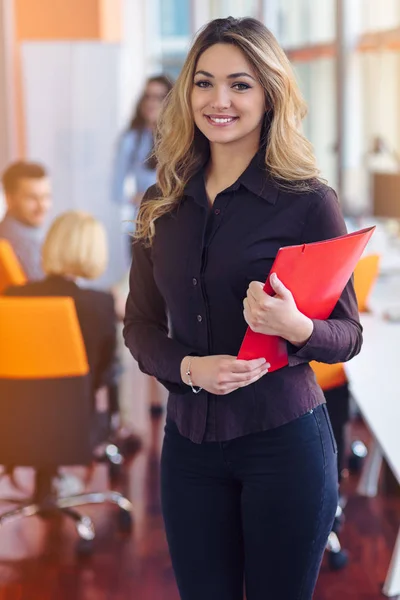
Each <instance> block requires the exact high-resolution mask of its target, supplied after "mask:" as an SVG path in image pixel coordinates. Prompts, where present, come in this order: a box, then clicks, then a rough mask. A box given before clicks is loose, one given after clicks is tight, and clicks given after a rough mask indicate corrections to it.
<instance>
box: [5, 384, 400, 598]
mask: <svg viewBox="0 0 400 600" xmlns="http://www.w3.org/2000/svg"><path fill="white" fill-rule="evenodd" d="M135 376H137V374H136V375H135ZM140 385H141V386H142V388H141V389H142V391H143V393H146V394H147V395H149V394H154V393H157V391H156V388H154V387H152V386H151V385H150V386H149V385H148V382H147V383H146V382H143V381H142V382H141V384H140ZM136 389H138V388H136ZM139 401H140V398H139V397H138V395H137V394H136V395H132V401H131V403H130V405H129V407H128V408H126V410H132V412H133V415H134V414H139V413H140V414H141V421H140V422H139V420H137V424H138V427H139V429H141V431H142V433H143V434H144V436H145V440H146V442H145V447H144V449H143V450H142V451H141V452H140V453H139V454H137V455H136V456H135V457H134V458H133V459H132V460H131V462H130V463H128V464H127V465H126V466H125V469H124V471H123V474H122V477H121V479H120V481H119V483H118V485H117V486H114V488H113V489H116V490H118V491H120V492H122V493H123V494H124V495H126V496H127V497H128V498H129V499H130V500H131V501H132V503H133V506H134V529H133V532H132V533H131V534H122V533H120V532H119V530H118V525H117V509H116V508H115V507H112V506H90V507H84V509H82V511H81V512H83V513H84V514H86V515H89V516H90V517H91V518H92V519H93V522H94V526H95V530H96V539H95V542H94V552H93V554H92V556H91V557H86V558H78V557H77V556H76V553H75V545H76V541H77V534H76V531H75V527H74V524H73V522H72V521H70V520H67V519H60V520H58V521H54V519H49V520H43V519H41V518H38V517H30V518H27V519H23V520H21V521H17V522H13V523H7V524H6V525H4V526H3V527H1V528H0V600H130V599H132V600H179V598H178V593H177V590H176V586H175V582H174V577H173V573H172V569H171V564H170V560H169V556H168V551H167V546H166V542H165V536H164V532H163V524H162V518H161V514H160V502H159V491H158V483H159V454H160V446H161V439H162V429H163V420H164V415H162V416H161V417H159V418H155V419H151V418H150V417H149V415H148V404H147V403H145V405H144V407H143V404H141V406H140V410H139V408H138V407H136V408H135V402H136V403H139ZM132 420H133V421H134V420H135V418H134V416H132ZM357 427H358V430H357V432H356V433H357V436H361V437H363V436H364V438H366V437H367V433H366V431H365V430H364V429H363V427H362V426H357ZM68 472H69V473H71V472H72V473H74V474H77V475H82V476H84V475H85V470H84V469H81V468H77V469H74V470H71V469H70V470H69V471H68ZM16 479H17V483H18V484H19V486H20V487H21V488H22V491H20V492H19V495H20V496H23V495H24V494H27V493H29V490H30V488H31V485H32V481H33V479H32V473H31V471H29V470H28V469H19V470H18V471H17V473H16ZM356 483H357V477H356V476H352V477H349V478H348V479H346V481H345V484H344V491H345V493H346V494H347V495H348V504H347V507H346V511H345V512H346V523H345V526H344V528H343V531H342V532H341V536H340V539H341V542H342V545H343V546H344V547H345V548H347V549H348V551H349V553H350V563H349V565H348V567H346V568H345V569H344V570H342V571H340V572H332V571H330V570H329V568H328V565H327V561H326V559H324V564H323V567H322V571H321V575H320V579H319V582H318V587H317V591H316V594H315V600H338V599H340V600H350V599H352V600H353V599H357V600H378V599H379V598H383V596H382V595H381V592H380V590H381V586H382V583H383V581H384V579H385V575H386V571H387V568H388V564H389V560H390V556H391V552H392V548H393V545H394V542H395V536H396V532H397V530H398V527H399V522H400V498H399V497H390V496H387V497H383V496H382V497H378V498H376V499H366V498H360V497H357V496H356V494H355V486H356ZM108 487H109V483H108V473H107V468H106V467H105V466H104V465H98V466H96V468H95V470H94V472H93V476H92V478H91V480H90V482H89V484H88V486H87V489H88V490H104V489H107V488H108ZM9 495H15V489H11V486H10V484H9V482H8V481H7V479H6V478H4V479H2V480H0V498H1V497H5V496H9ZM2 508H3V507H1V510H2ZM7 508H9V505H4V509H7ZM205 600H206V599H205ZM271 600H279V599H271Z"/></svg>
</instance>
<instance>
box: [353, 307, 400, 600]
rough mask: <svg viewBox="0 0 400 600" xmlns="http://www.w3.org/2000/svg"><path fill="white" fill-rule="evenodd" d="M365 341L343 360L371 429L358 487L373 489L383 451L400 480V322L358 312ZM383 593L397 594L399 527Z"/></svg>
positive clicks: (399, 582)
mask: <svg viewBox="0 0 400 600" xmlns="http://www.w3.org/2000/svg"><path fill="white" fill-rule="evenodd" d="M362 324H363V327H364V345H363V347H362V350H361V353H360V354H359V355H358V356H356V357H355V358H353V359H352V360H351V361H349V362H348V363H346V364H345V369H346V374H347V376H348V379H349V381H350V387H351V392H352V394H353V395H354V397H355V400H356V402H357V405H358V407H359V408H360V411H361V414H362V416H363V418H364V420H365V422H366V424H367V426H368V427H369V429H370V430H371V433H372V435H373V437H374V444H373V447H372V448H371V450H370V452H369V455H368V458H367V461H366V464H365V467H364V469H363V473H362V476H361V480H360V485H359V489H358V491H359V493H360V494H363V495H366V496H374V495H376V493H377V485H378V478H379V471H380V466H381V463H382V456H384V457H385V459H386V460H387V462H388V464H389V466H390V468H391V469H392V471H393V473H394V475H395V477H396V478H397V481H398V482H399V483H400V360H399V353H400V323H390V322H387V321H384V320H382V319H381V318H380V317H379V316H374V315H363V316H362ZM383 592H384V594H385V595H387V596H390V597H392V596H397V595H400V530H399V533H398V536H397V542H396V545H395V549H394V551H393V555H392V560H391V563H390V567H389V571H388V574H387V578H386V581H385V584H384V587H383Z"/></svg>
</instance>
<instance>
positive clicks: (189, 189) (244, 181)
mask: <svg viewBox="0 0 400 600" xmlns="http://www.w3.org/2000/svg"><path fill="white" fill-rule="evenodd" d="M204 168H205V164H203V165H201V166H200V167H199V169H198V170H197V171H196V172H195V173H194V174H193V176H192V177H191V178H190V180H189V181H188V183H187V184H186V186H185V192H184V193H185V195H186V196H191V197H192V198H194V199H195V200H198V198H199V196H201V195H202V194H201V191H202V190H204V191H205V181H204ZM241 185H243V186H244V187H245V188H246V189H248V190H249V191H250V192H252V193H253V194H255V195H256V196H260V197H261V198H263V199H264V200H267V202H270V203H271V204H275V203H276V200H277V198H278V193H279V190H278V187H277V185H276V183H275V182H274V180H273V179H272V177H271V176H270V175H269V173H268V171H267V168H266V166H265V147H262V148H260V149H259V150H258V151H257V154H255V155H254V157H253V158H252V160H251V161H250V163H249V165H248V166H247V167H246V169H245V170H244V171H243V173H242V174H241V175H240V177H238V179H237V180H236V181H235V183H233V184H232V185H231V186H230V187H229V188H227V191H228V190H229V191H235V190H237V189H239V187H240V186H241Z"/></svg>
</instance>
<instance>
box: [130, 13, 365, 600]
mask: <svg viewBox="0 0 400 600" xmlns="http://www.w3.org/2000/svg"><path fill="white" fill-rule="evenodd" d="M305 113H306V106H305V103H304V100H303V99H302V97H301V94H300V91H299V89H298V86H297V83H296V80H295V77H294V74H293V71H292V68H291V65H290V63H289V61H288V59H287V57H286V55H285V53H284V52H283V50H282V49H281V48H280V46H279V44H278V42H277V41H276V39H275V38H274V36H273V35H272V33H271V32H270V31H269V30H268V29H267V28H266V27H265V26H264V25H263V24H262V23H261V22H259V21H257V20H255V19H249V18H245V19H233V18H232V17H229V18H227V19H216V20H215V21H211V22H210V23H209V24H208V25H206V26H205V27H204V28H203V30H202V31H201V32H200V33H199V35H198V37H197V38H196V40H195V42H194V44H193V45H192V48H191V49H190V51H189V54H188V56H187V58H186V61H185V64H184V65H183V68H182V71H181V73H180V75H179V78H178V80H177V82H176V84H175V85H174V88H173V90H172V92H171V94H170V95H169V97H168V100H167V102H166V104H165V107H164V108H163V112H162V115H161V117H160V125H159V137H158V140H159V141H158V142H157V151H156V155H157V159H158V171H157V185H156V186H153V187H152V188H150V189H149V190H148V192H147V193H146V195H145V197H144V200H143V202H142V204H141V207H140V211H139V216H138V222H137V229H136V240H135V243H134V245H133V260H132V267H131V272H130V292H129V296H128V299H127V304H126V314H125V329H124V335H125V343H126V345H127V346H128V348H129V349H130V351H131V352H132V354H133V356H134V357H135V358H136V360H137V361H138V363H139V366H140V368H141V369H142V370H143V371H144V372H146V373H149V374H151V375H154V376H156V377H157V378H158V379H159V381H161V382H162V383H163V384H164V385H165V387H166V388H167V389H168V391H169V392H170V394H169V398H168V407H167V420H166V427H165V437H164V444H163V451H162V459H161V497H162V509H163V516H164V521H165V527H166V533H167V540H168V544H169V548H170V552H171V557H172V564H173V568H174V571H175V575H176V579H177V583H178V588H179V591H180V597H181V599H182V600H243V586H244V585H245V587H246V598H247V600H266V599H267V598H270V599H271V600H311V598H312V595H313V590H314V587H315V583H316V580H317V576H318V572H319V568H320V564H321V560H322V556H323V552H324V549H325V545H326V543H327V540H328V535H329V533H330V531H331V527H332V523H333V520H334V516H335V512H336V508H337V500H338V474H337V457H336V445H335V440H334V437H333V434H332V428H331V424H330V421H329V416H328V412H327V410H326V405H325V399H324V395H323V393H322V390H321V388H320V387H319V386H318V384H317V382H316V379H315V376H314V373H313V371H312V369H311V367H310V365H309V364H308V363H309V362H310V361H311V360H317V361H321V362H328V363H335V362H342V361H346V360H349V359H350V358H352V357H353V356H354V355H355V354H357V353H358V352H359V351H360V348H361V344H362V328H361V325H360V322H359V317H358V310H357V302H356V297H355V293H354V288H353V283H352V281H351V280H350V281H349V282H348V284H347V286H346V288H345V289H344V291H343V293H342V295H341V297H340V299H339V301H338V302H337V304H336V306H335V308H334V310H333V311H332V314H331V315H330V317H329V318H328V319H327V320H318V319H314V320H311V319H309V318H308V317H307V316H306V315H304V314H302V313H301V312H300V311H299V310H298V308H297V306H296V303H295V301H294V298H293V296H292V294H291V292H290V290H289V289H288V288H286V287H285V286H284V285H283V283H282V282H281V281H280V280H279V279H278V277H277V276H276V274H272V273H271V278H270V281H271V285H272V287H273V289H274V291H275V296H273V297H272V296H269V295H267V294H265V293H264V291H263V284H264V281H265V279H266V277H267V276H268V274H269V272H270V270H271V267H272V264H273V261H274V258H275V256H276V254H277V252H278V249H279V248H280V247H281V246H290V245H297V244H303V243H308V242H315V241H318V240H324V239H328V238H332V237H336V236H340V235H343V234H344V233H345V232H346V228H345V225H344V221H343V216H342V214H341V210H340V206H339V203H338V201H337V197H336V194H335V192H334V191H333V190H332V189H331V188H329V187H328V186H327V185H325V184H324V183H323V181H321V180H320V178H319V170H318V168H317V166H316V161H315V157H314V154H313V150H312V146H311V144H310V142H309V141H308V140H307V139H306V138H305V137H304V136H303V134H302V132H301V126H300V125H301V120H302V118H303V117H304V115H305ZM167 316H168V317H169V319H168V318H167ZM247 325H249V326H250V327H251V328H252V329H253V330H255V331H257V332H259V333H262V334H265V335H278V336H280V337H281V338H282V339H284V340H286V345H287V351H288V358H289V361H288V366H286V367H284V368H282V369H278V370H276V371H274V372H268V370H269V366H270V365H269V363H268V362H267V361H266V360H264V359H261V358H260V359H255V360H249V361H245V360H237V354H238V351H239V348H240V345H241V342H242V340H243V336H244V334H245V332H246V328H247Z"/></svg>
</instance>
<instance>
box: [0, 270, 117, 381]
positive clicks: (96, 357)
mask: <svg viewBox="0 0 400 600" xmlns="http://www.w3.org/2000/svg"><path fill="white" fill-rule="evenodd" d="M5 295H7V296H24V297H32V296H68V297H71V298H73V299H74V301H75V306H76V312H77V315H78V319H79V323H80V326H81V330H82V336H83V340H84V343H85V347H86V354H87V357H88V363H89V367H90V372H91V375H92V382H93V389H94V390H96V389H98V388H99V387H101V386H102V385H107V384H109V383H111V382H112V377H113V371H114V367H115V361H116V314H115V309H114V299H113V297H112V295H111V294H110V293H108V292H101V291H97V290H90V289H84V288H80V287H79V286H78V285H76V283H75V282H73V281H71V280H69V279H66V278H65V277H62V276H58V275H52V276H50V277H47V278H46V279H43V280H41V281H34V282H31V283H27V284H26V285H22V286H13V287H10V288H8V289H7V290H6V291H5Z"/></svg>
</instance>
